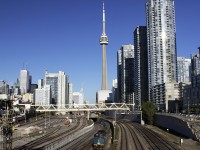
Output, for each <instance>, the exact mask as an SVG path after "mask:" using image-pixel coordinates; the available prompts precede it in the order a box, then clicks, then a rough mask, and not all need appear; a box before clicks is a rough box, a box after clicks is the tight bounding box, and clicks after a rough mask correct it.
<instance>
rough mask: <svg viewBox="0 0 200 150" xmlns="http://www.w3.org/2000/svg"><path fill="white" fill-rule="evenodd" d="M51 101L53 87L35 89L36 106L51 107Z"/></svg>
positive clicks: (46, 86)
mask: <svg viewBox="0 0 200 150" xmlns="http://www.w3.org/2000/svg"><path fill="white" fill-rule="evenodd" d="M50 99H51V87H50V85H45V86H44V87H43V88H42V89H35V104H36V105H49V104H50Z"/></svg>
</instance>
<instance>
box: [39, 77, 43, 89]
mask: <svg viewBox="0 0 200 150" xmlns="http://www.w3.org/2000/svg"><path fill="white" fill-rule="evenodd" d="M43 86H44V80H43V79H39V80H38V89H41V88H43Z"/></svg>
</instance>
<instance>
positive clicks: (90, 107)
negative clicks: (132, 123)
mask: <svg viewBox="0 0 200 150" xmlns="http://www.w3.org/2000/svg"><path fill="white" fill-rule="evenodd" d="M31 106H34V107H37V108H36V111H39V112H46V111H48V112H49V111H59V112H72V111H106V110H122V111H123V110H127V111H132V110H133V109H134V104H126V103H102V104H68V105H53V104H51V105H31Z"/></svg>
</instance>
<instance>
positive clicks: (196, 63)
mask: <svg viewBox="0 0 200 150" xmlns="http://www.w3.org/2000/svg"><path fill="white" fill-rule="evenodd" d="M198 49H199V53H198V54H196V55H192V57H191V69H192V73H191V76H192V77H193V76H196V75H199V74H200V47H199V48H198Z"/></svg>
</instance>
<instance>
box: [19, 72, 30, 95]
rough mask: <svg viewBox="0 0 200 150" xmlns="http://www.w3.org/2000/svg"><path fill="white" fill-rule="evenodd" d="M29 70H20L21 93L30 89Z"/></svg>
mask: <svg viewBox="0 0 200 150" xmlns="http://www.w3.org/2000/svg"><path fill="white" fill-rule="evenodd" d="M29 85H30V80H29V71H28V70H20V79H19V86H20V91H21V94H22V95H23V94H25V93H27V92H28V91H29V88H30V87H29Z"/></svg>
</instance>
